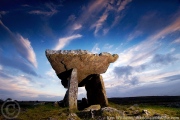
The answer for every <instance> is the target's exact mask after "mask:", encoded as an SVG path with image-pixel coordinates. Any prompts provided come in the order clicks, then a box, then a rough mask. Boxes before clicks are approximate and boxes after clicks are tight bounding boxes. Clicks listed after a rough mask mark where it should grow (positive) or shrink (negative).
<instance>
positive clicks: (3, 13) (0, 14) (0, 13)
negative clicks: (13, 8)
mask: <svg viewBox="0 0 180 120" xmlns="http://www.w3.org/2000/svg"><path fill="white" fill-rule="evenodd" d="M7 13H8V11H0V18H1V17H2V15H5V14H7Z"/></svg>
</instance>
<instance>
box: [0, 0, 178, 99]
mask: <svg viewBox="0 0 180 120" xmlns="http://www.w3.org/2000/svg"><path fill="white" fill-rule="evenodd" d="M179 46H180V1H179V0H29V1H27V0H0V99H4V100H5V99H6V98H12V99H16V100H52V101H57V100H62V99H63V97H64V95H65V92H66V89H65V88H64V87H63V86H62V85H61V81H60V80H59V79H58V77H57V76H56V74H55V71H54V70H53V69H52V67H51V65H50V63H49V62H48V60H47V58H46V56H45V50H46V49H51V50H77V49H82V50H88V51H90V52H93V53H97V54H99V53H101V52H109V53H111V54H118V55H119V58H118V60H117V61H116V62H114V63H111V64H110V66H109V68H108V70H107V71H106V72H105V73H104V74H102V76H103V80H104V84H105V88H106V93H107V97H108V98H110V97H133V96H165V95H167V96H175V95H180V89H179V86H180V47H179ZM78 92H79V93H78V98H79V99H81V98H82V97H86V91H85V89H84V87H82V88H79V89H78Z"/></svg>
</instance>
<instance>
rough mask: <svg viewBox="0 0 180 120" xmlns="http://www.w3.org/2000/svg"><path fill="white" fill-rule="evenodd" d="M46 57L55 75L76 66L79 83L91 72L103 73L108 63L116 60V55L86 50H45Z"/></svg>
mask: <svg viewBox="0 0 180 120" xmlns="http://www.w3.org/2000/svg"><path fill="white" fill-rule="evenodd" d="M46 57H47V58H48V60H49V62H50V64H51V66H52V68H53V69H54V70H55V72H56V74H57V75H59V74H62V73H66V71H69V70H71V69H73V68H76V69H77V78H78V83H80V82H81V81H82V80H83V79H85V78H86V77H87V76H89V75H91V74H102V73H105V72H106V70H107V68H108V67H109V64H110V63H113V62H115V61H116V60H117V58H118V55H117V54H113V55H111V54H110V53H105V52H104V53H100V54H93V53H91V52H88V51H87V50H46ZM67 79H68V78H67Z"/></svg>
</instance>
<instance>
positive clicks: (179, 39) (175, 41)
mask: <svg viewBox="0 0 180 120" xmlns="http://www.w3.org/2000/svg"><path fill="white" fill-rule="evenodd" d="M172 43H177V44H180V38H177V39H175V40H174V41H173V42H172Z"/></svg>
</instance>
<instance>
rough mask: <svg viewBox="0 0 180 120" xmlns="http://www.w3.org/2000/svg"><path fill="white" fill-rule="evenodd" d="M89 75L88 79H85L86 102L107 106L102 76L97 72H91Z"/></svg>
mask: <svg viewBox="0 0 180 120" xmlns="http://www.w3.org/2000/svg"><path fill="white" fill-rule="evenodd" d="M90 76H91V77H89V80H87V82H86V85H85V88H86V91H87V98H88V104H89V105H96V104H100V105H101V107H107V106H108V100H107V96H106V91H105V87H104V81H103V79H102V76H101V75H99V74H93V75H90Z"/></svg>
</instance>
